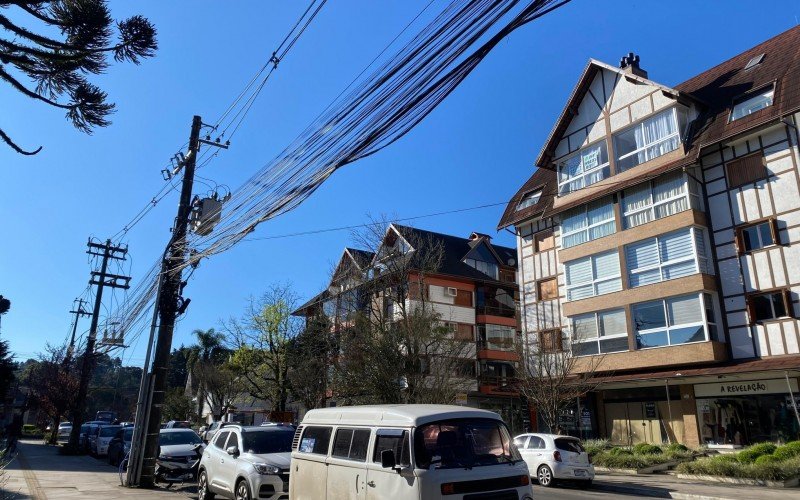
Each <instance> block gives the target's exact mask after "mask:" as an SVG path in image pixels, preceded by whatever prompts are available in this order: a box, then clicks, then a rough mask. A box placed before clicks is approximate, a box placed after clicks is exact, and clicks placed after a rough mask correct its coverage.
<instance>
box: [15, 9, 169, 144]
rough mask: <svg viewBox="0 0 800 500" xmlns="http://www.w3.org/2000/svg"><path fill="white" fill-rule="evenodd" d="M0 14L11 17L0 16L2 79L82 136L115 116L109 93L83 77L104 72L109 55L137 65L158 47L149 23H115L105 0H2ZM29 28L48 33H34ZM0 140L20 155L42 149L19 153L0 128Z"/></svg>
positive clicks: (132, 19) (136, 20)
mask: <svg viewBox="0 0 800 500" xmlns="http://www.w3.org/2000/svg"><path fill="white" fill-rule="evenodd" d="M0 9H8V11H9V12H8V14H9V16H6V15H3V14H0V27H1V28H3V32H4V33H3V35H0V80H2V81H4V82H5V83H7V84H9V85H10V86H11V87H12V88H13V89H14V90H16V91H18V92H21V93H22V94H23V95H26V96H28V97H30V98H32V99H34V100H37V101H39V102H43V103H45V104H48V105H50V106H53V107H55V108H59V109H63V110H65V111H66V116H67V119H68V120H69V121H70V122H72V125H73V126H74V127H75V128H77V129H78V130H80V131H82V132H85V133H91V132H92V129H93V128H94V127H105V126H107V125H109V124H110V122H109V120H108V116H109V115H110V114H111V113H112V112H113V111H114V104H113V103H110V102H107V94H106V93H105V92H103V91H102V90H101V89H100V88H99V87H97V86H95V85H93V84H91V83H89V81H88V80H87V79H86V75H97V74H100V73H103V72H104V71H105V70H106V69H107V68H108V66H109V62H108V55H109V54H110V55H112V56H113V58H114V60H115V61H117V62H131V63H133V64H139V62H140V61H141V59H143V58H146V57H152V56H153V55H154V54H155V51H156V49H157V48H158V45H157V42H156V29H155V27H154V26H153V25H152V24H151V23H150V22H149V21H148V20H147V19H145V18H144V17H142V16H139V15H136V16H132V17H130V18H128V19H125V20H122V21H118V22H116V23H115V22H114V20H113V19H112V17H111V12H110V11H109V8H108V5H107V3H106V1H104V0H28V1H25V0H0ZM31 24H37V25H39V26H41V25H42V24H43V25H44V26H45V28H46V29H44V30H42V31H43V32H44V33H37V32H36V31H34V28H32V27H30V25H31ZM115 26H116V29H115ZM115 31H116V32H117V35H118V39H117V40H116V41H114V40H113V35H114V32H115ZM50 33H60V34H61V36H60V37H53V36H50ZM23 79H28V80H29V81H30V82H31V83H32V84H33V87H30V86H28V85H26V84H25V83H23V81H22V80H23ZM0 138H2V140H3V141H4V142H5V143H6V144H8V145H9V146H10V147H11V148H12V149H14V150H15V151H16V152H18V153H21V154H25V155H32V154H36V153H38V152H39V151H40V150H41V149H42V148H41V147H39V148H38V149H36V150H34V151H29V150H25V149H23V148H22V147H20V146H18V145H17V144H16V143H15V142H14V141H13V140H12V139H11V138H10V137H9V136H8V134H6V133H5V132H4V131H3V130H2V129H0Z"/></svg>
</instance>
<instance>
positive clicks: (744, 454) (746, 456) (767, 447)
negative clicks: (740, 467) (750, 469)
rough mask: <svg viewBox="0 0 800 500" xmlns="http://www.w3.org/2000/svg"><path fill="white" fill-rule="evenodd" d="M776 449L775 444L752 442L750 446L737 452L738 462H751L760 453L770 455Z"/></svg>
mask: <svg viewBox="0 0 800 500" xmlns="http://www.w3.org/2000/svg"><path fill="white" fill-rule="evenodd" d="M776 449H777V446H775V445H774V444H772V443H759V444H754V445H753V446H751V447H750V448H747V449H746V450H742V451H740V452H739V454H738V458H739V462H741V463H743V464H752V463H753V462H755V461H756V459H757V458H758V457H760V456H761V455H772V454H773V453H774V452H775V450H776Z"/></svg>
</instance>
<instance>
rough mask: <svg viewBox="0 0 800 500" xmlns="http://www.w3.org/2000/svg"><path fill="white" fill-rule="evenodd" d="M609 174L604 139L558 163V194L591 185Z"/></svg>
mask: <svg viewBox="0 0 800 500" xmlns="http://www.w3.org/2000/svg"><path fill="white" fill-rule="evenodd" d="M609 175H611V170H610V168H609V166H608V150H607V148H606V143H605V141H601V142H598V143H595V144H593V145H591V146H587V147H585V148H583V149H581V150H580V151H578V152H577V153H575V154H574V155H572V156H570V157H569V158H567V159H566V160H563V161H561V162H559V163H558V194H559V195H565V194H568V193H571V192H573V191H577V190H578V189H582V188H585V187H586V186H591V185H592V184H594V183H596V182H600V181H602V180H603V179H605V178H606V177H608V176H609Z"/></svg>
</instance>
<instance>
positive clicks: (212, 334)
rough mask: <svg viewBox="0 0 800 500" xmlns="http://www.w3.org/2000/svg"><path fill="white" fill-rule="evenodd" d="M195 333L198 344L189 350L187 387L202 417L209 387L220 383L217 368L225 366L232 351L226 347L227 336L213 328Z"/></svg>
mask: <svg viewBox="0 0 800 500" xmlns="http://www.w3.org/2000/svg"><path fill="white" fill-rule="evenodd" d="M193 333H194V335H195V337H197V344H195V345H193V346H191V347H190V348H189V352H188V353H187V357H186V360H187V371H188V375H189V378H190V381H189V382H188V383H187V385H188V386H189V389H190V390H191V392H192V393H194V394H195V395H196V397H197V400H196V401H197V414H198V415H199V416H202V415H203V407H204V406H205V404H206V402H207V401H208V399H209V390H210V388H209V385H210V384H211V383H212V382H213V383H218V382H219V380H218V379H219V377H218V376H217V375H218V374H217V370H216V368H215V367H217V366H220V365H222V364H224V363H225V362H226V361H227V358H228V357H230V353H231V351H230V350H229V349H228V348H226V347H225V345H224V341H225V335H223V334H222V333H219V332H217V331H215V330H214V329H213V328H209V329H208V330H195V331H194V332H193ZM211 379H213V380H211ZM217 390H218V391H219V388H218V387H217Z"/></svg>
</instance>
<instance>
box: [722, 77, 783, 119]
mask: <svg viewBox="0 0 800 500" xmlns="http://www.w3.org/2000/svg"><path fill="white" fill-rule="evenodd" d="M774 96H775V86H774V85H771V86H770V87H768V88H766V89H761V90H759V91H757V92H754V93H750V94H747V95H744V96H742V97H739V98H737V99H734V100H733V107H732V108H731V117H730V120H728V121H729V122H732V121H734V120H738V119H739V118H743V117H745V116H747V115H749V114H752V113H755V112H756V111H758V110H760V109H764V108H766V107H769V106H772V98H773V97H774Z"/></svg>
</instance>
